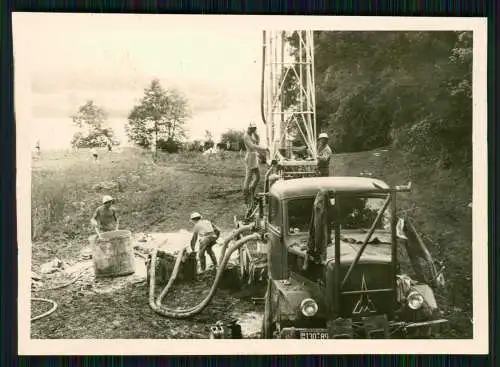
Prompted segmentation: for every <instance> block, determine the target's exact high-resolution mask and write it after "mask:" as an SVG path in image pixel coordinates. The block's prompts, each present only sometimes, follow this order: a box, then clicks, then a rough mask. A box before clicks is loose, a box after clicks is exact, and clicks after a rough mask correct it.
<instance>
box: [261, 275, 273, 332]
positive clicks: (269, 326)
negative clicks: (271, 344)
mask: <svg viewBox="0 0 500 367" xmlns="http://www.w3.org/2000/svg"><path fill="white" fill-rule="evenodd" d="M272 319H273V312H272V309H271V280H268V281H267V291H266V295H265V308H264V317H263V318H262V331H261V338H262V339H273V336H274V331H275V330H276V324H275V323H273V322H272V321H271V320H272Z"/></svg>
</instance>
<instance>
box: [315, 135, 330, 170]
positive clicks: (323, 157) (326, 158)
mask: <svg viewBox="0 0 500 367" xmlns="http://www.w3.org/2000/svg"><path fill="white" fill-rule="evenodd" d="M318 141H319V144H318V173H319V176H321V177H324V176H330V160H331V159H332V155H333V153H332V150H331V148H330V146H329V145H328V134H327V133H321V134H319V136H318Z"/></svg>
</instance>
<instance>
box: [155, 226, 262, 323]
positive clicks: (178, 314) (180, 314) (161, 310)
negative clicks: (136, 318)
mask: <svg viewBox="0 0 500 367" xmlns="http://www.w3.org/2000/svg"><path fill="white" fill-rule="evenodd" d="M247 227H248V226H245V227H242V228H240V229H239V230H237V231H235V232H234V233H233V234H232V235H231V236H230V237H228V239H226V241H225V244H226V246H227V244H228V243H229V241H230V240H231V239H232V238H234V237H235V236H237V235H238V234H239V233H241V232H243V231H244V230H248V228H247ZM259 238H260V235H259V234H258V233H253V234H251V235H248V236H245V237H243V238H241V239H240V240H239V241H237V242H236V243H235V244H234V245H233V246H231V248H230V249H229V251H228V252H227V253H226V254H225V256H224V258H223V259H222V261H221V263H220V264H219V267H218V269H217V274H216V276H215V280H214V283H213V284H212V287H211V289H210V292H209V293H208V295H207V296H206V297H205V299H203V300H202V301H201V302H200V303H199V304H197V305H196V306H193V307H191V308H187V309H183V310H177V309H176V310H174V309H169V308H167V307H165V306H163V305H162V304H161V301H162V300H163V298H164V297H165V295H166V294H167V293H168V291H169V290H170V288H171V287H172V284H173V283H174V281H175V279H176V277H177V274H178V272H179V268H180V264H181V262H182V258H183V256H184V254H185V252H186V249H185V248H184V249H183V250H182V251H180V252H179V254H178V255H177V259H176V261H175V265H174V269H173V271H172V275H171V277H170V279H169V281H168V283H167V285H166V286H165V288H164V289H163V290H162V292H161V293H160V295H159V297H158V298H157V299H156V300H155V294H154V293H155V272H156V266H154V264H155V263H156V256H157V251H158V250H157V249H155V250H154V251H153V253H152V256H151V266H150V269H149V274H150V283H149V306H150V307H151V308H152V309H153V311H155V312H156V313H158V314H160V315H162V316H165V317H170V318H175V319H183V318H189V317H192V316H194V315H196V314H198V313H200V312H201V311H203V310H204V309H205V308H206V307H207V306H208V304H209V303H210V301H211V300H212V298H213V296H214V295H215V292H216V290H217V286H218V284H219V282H220V280H221V277H222V274H223V272H224V269H225V267H226V266H227V263H228V262H229V259H230V257H231V255H232V253H233V252H234V251H236V250H238V249H239V248H240V247H241V246H243V245H244V244H245V243H247V242H249V241H256V240H258V239H259Z"/></svg>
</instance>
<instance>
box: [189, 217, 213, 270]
mask: <svg viewBox="0 0 500 367" xmlns="http://www.w3.org/2000/svg"><path fill="white" fill-rule="evenodd" d="M191 222H192V223H193V224H194V227H193V237H192V238H191V251H194V248H195V245H196V241H197V240H198V239H199V241H200V249H199V251H198V259H199V261H200V268H201V272H204V271H205V268H206V259H205V253H208V256H210V260H212V264H213V265H214V268H217V257H216V256H215V253H214V251H213V249H212V246H213V245H215V243H216V242H217V240H218V239H219V236H220V231H219V229H218V228H217V226H216V225H215V224H213V223H212V222H211V221H209V220H207V219H203V218H202V216H201V214H200V213H193V214H191Z"/></svg>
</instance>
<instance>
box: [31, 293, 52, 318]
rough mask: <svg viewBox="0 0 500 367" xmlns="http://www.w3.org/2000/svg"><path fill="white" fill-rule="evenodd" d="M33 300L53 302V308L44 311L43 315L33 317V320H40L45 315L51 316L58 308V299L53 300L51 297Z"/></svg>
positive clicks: (34, 299)
mask: <svg viewBox="0 0 500 367" xmlns="http://www.w3.org/2000/svg"><path fill="white" fill-rule="evenodd" d="M31 301H37V302H47V303H51V304H52V308H51V309H50V310H48V311H47V312H44V313H42V314H41V315H38V316H35V317H32V318H31V321H36V320H40V319H42V318H44V317H47V316H49V315H50V314H51V313H53V312H54V311H55V310H56V309H57V303H56V301H53V300H51V299H47V298H31Z"/></svg>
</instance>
